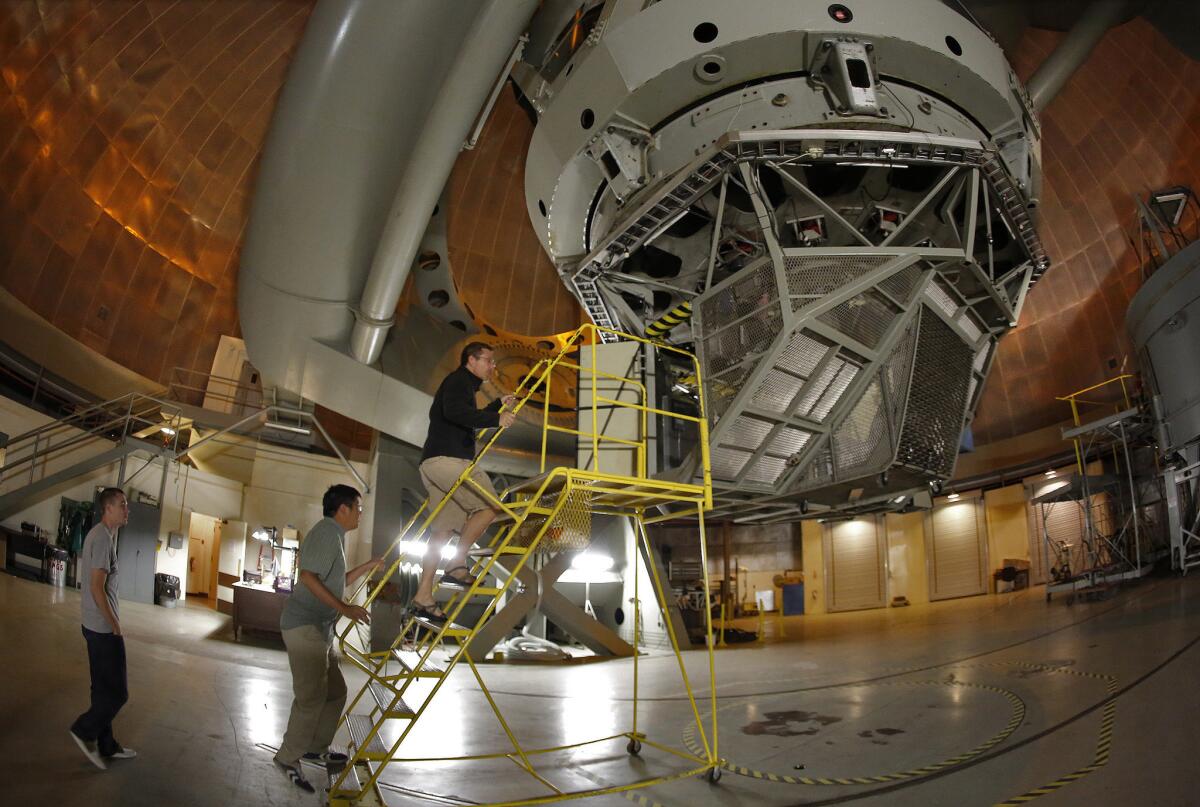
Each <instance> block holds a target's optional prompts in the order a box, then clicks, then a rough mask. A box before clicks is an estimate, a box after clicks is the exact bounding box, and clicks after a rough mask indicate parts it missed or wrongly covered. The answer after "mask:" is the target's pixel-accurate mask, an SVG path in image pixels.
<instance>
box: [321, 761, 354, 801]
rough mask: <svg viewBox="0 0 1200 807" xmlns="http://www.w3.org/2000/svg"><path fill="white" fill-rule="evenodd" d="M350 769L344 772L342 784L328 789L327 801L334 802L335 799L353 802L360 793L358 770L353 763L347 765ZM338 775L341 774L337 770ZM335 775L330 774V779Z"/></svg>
mask: <svg viewBox="0 0 1200 807" xmlns="http://www.w3.org/2000/svg"><path fill="white" fill-rule="evenodd" d="M348 767H349V768H350V770H348V771H347V772H346V778H345V779H343V780H342V786H341V787H339V788H338V789H337V790H330V791H329V803H330V804H335V803H336V801H337V800H339V799H340V800H342V801H347V802H354V801H357V800H358V798H359V797H360V796H361V795H362V784H361V783H360V782H359V781H358V770H357V769H356V767H355V766H354V765H350V766H348ZM337 775H338V776H341V775H342V772H341V771H338V774H337ZM333 778H335V777H333V776H331V777H330V779H333Z"/></svg>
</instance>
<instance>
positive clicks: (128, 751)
mask: <svg viewBox="0 0 1200 807" xmlns="http://www.w3.org/2000/svg"><path fill="white" fill-rule="evenodd" d="M136 756H137V751H134V750H133V749H132V748H122V749H121V750H120V751H118V752H117V753H115V754H109V755H108V758H109V759H133V758H134V757H136Z"/></svg>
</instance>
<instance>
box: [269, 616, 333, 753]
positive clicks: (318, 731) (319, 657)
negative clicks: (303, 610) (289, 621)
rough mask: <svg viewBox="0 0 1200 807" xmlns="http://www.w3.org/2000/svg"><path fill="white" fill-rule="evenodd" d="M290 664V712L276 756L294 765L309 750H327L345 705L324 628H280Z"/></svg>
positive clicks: (306, 626) (308, 626)
mask: <svg viewBox="0 0 1200 807" xmlns="http://www.w3.org/2000/svg"><path fill="white" fill-rule="evenodd" d="M283 643H284V644H285V645H286V646H287V654H288V664H289V665H290V666H291V668H292V691H293V692H294V693H295V697H294V698H293V700H292V712H291V715H289V716H288V725H287V733H285V734H284V735H283V745H282V746H281V747H280V749H279V753H277V754H276V755H275V759H276V760H278V761H279V762H282V763H284V764H286V765H295V764H297V763H298V761H299V759H300V757H301V756H303V755H304V754H307V753H309V752H317V753H320V752H321V751H327V750H329V744H330V743H331V742H333V734H334V732H335V731H336V730H337V723H338V718H340V717H341V716H342V708H343V707H345V705H346V680H345V679H344V678H342V670H341V667H340V666H339V665H338V656H337V654H336V653H335V652H334V651H333V644H332V643H331V642H330V640H329V639H328V638H327V636H326V634H325V632H324V631H323V630H321V629H320V628H318V627H316V626H315V625H302V626H300V627H299V628H291V629H289V630H285V631H284V632H283Z"/></svg>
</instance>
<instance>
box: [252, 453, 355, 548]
mask: <svg viewBox="0 0 1200 807" xmlns="http://www.w3.org/2000/svg"><path fill="white" fill-rule="evenodd" d="M353 465H354V467H355V470H357V471H358V473H359V474H361V475H362V476H363V478H364V479H369V478H370V477H369V473H370V469H369V468H368V467H367V466H366V465H365V464H363V463H353ZM339 483H340V484H345V485H350V486H352V487H354V488H357V489H359V490H362V486H361V485H360V484H359V482H358V481H357V480H356V479H355V478H354V477H353V476H351V475H350V472H349V471H347V470H346V466H344V465H342V463H341V462H340V461H338V460H337V459H336V458H331V457H322V456H318V455H313V454H301V453H299V452H296V451H286V450H283V449H277V448H273V447H271V446H261V445H260V446H259V448H258V451H257V455H256V457H255V460H254V472H253V475H252V477H251V481H250V484H249V485H247V486H246V490H245V499H244V505H243V510H242V517H241V518H242V520H243V521H245V522H246V524H247V525H248V529H249V531H250V532H254V530H256V529H258V528H259V527H277V528H279V529H281V530H282V529H284V528H286V527H294V528H295V529H297V530H298V531H299V533H300V535H301V536H303V535H304V534H305V533H307V532H308V531H309V529H311V528H312V526H313V525H314V524H316V523H317V522H318V521H320V520H321V518H322V517H323V516H322V514H321V497H322V496H323V495H324V494H325V491H326V490H327V489H328V488H329V486H330V485H335V484H339ZM373 510H374V507H373V505H372V500H371V494H368V495H366V496H364V497H363V514H362V521H361V523H360V524H359V527H358V529H357V530H355V531H354V532H353V533H351V534H350V535H349V536H348V539H347V542H346V562H347V564H348V565H351V566H352V565H354V564H355V563H361V562H362V561H364V560H366V559H367V558H368V557H369V556H370V552H371V520H372V519H371V517H372V513H373Z"/></svg>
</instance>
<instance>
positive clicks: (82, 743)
mask: <svg viewBox="0 0 1200 807" xmlns="http://www.w3.org/2000/svg"><path fill="white" fill-rule="evenodd" d="M71 739H72V740H74V741H75V744H76V745H78V746H79V750H80V751H82V752H83V755H84V756H85V757H87V758H88V762H90V763H92V764H93V765H95V766H96V767H97V768H99V769H100V770H102V771H103V770H107V769H108V763H106V762H105V761H104V758H103V757H102V756H100V750H99V749H98V748H97V747H96V743H95V742H94V741H91V740H85V739H83V738H82V737H80V736H79V735H78V734H76V733H75V730H74V729H71Z"/></svg>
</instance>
